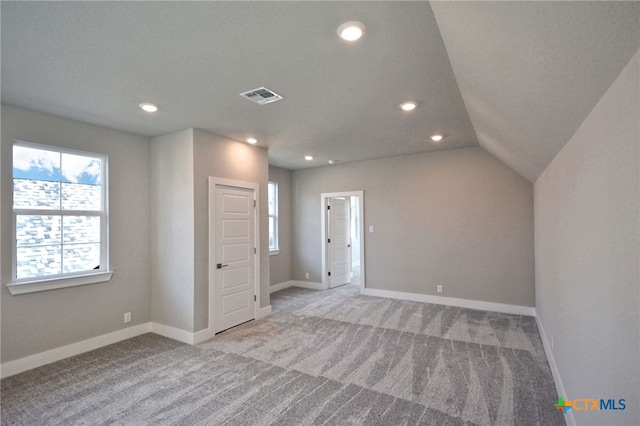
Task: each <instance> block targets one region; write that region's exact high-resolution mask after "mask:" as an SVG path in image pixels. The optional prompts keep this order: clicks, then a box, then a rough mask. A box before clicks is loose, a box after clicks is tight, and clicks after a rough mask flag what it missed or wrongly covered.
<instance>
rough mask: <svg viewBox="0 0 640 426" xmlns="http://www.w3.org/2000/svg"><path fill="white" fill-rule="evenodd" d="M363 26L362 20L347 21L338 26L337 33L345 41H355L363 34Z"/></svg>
mask: <svg viewBox="0 0 640 426" xmlns="http://www.w3.org/2000/svg"><path fill="white" fill-rule="evenodd" d="M364 31H365V26H364V24H363V23H362V22H358V21H349V22H345V23H344V24H342V25H340V26H339V27H338V35H339V36H340V38H341V39H343V40H346V41H356V40H358V39H359V38H360V37H362V36H363V35H364Z"/></svg>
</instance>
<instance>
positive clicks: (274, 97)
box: [240, 87, 282, 105]
mask: <svg viewBox="0 0 640 426" xmlns="http://www.w3.org/2000/svg"><path fill="white" fill-rule="evenodd" d="M240 96H242V97H243V98H247V99H249V100H250V101H253V102H255V103H257V104H259V105H265V104H270V103H271V102H275V101H279V100H280V99H282V96H280V95H278V94H277V93H275V92H272V91H271V90H269V89H267V88H266V87H259V88H257V89H253V90H249V91H248V92H244V93H240Z"/></svg>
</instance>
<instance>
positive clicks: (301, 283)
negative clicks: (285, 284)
mask: <svg viewBox="0 0 640 426" xmlns="http://www.w3.org/2000/svg"><path fill="white" fill-rule="evenodd" d="M292 283H293V287H300V288H308V289H310V290H326V288H325V286H324V284H322V283H314V282H311V281H296V280H294V281H292Z"/></svg>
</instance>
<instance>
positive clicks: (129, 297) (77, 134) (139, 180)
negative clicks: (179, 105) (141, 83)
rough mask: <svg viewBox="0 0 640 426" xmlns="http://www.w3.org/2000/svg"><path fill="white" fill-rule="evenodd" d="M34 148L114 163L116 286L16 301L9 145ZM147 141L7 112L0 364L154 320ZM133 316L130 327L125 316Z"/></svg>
mask: <svg viewBox="0 0 640 426" xmlns="http://www.w3.org/2000/svg"><path fill="white" fill-rule="evenodd" d="M15 140H23V141H29V142H36V143H41V144H45V145H53V146H59V147H66V148H71V149H78V150H83V151H90V152H96V153H102V154H106V155H108V156H109V216H110V235H109V241H110V264H111V265H110V266H111V269H112V270H114V271H115V273H114V274H113V277H112V279H111V281H108V282H104V283H98V284H91V285H85V286H80V287H70V288H63V289H57V290H51V291H45V292H39V293H29V294H23V295H18V296H12V295H11V294H10V293H9V291H8V290H7V288H6V287H5V284H7V283H8V282H10V280H11V269H12V268H11V258H12V255H11V251H12V247H11V240H12V238H11V234H12V232H11V226H12V225H11V221H12V219H11V218H12V213H11V209H12V206H11V195H12V167H11V159H12V154H11V153H12V144H13V142H14V141H15ZM149 170H150V167H149V140H148V139H147V138H143V137H139V136H134V135H131V134H127V133H124V132H120V131H115V130H111V129H106V128H103V127H98V126H93V125H90V124H85V123H80V122H77V121H72V120H67V119H63V118H59V117H55V116H52V115H47V114H42V113H37V112H32V111H27V110H22V109H18V108H13V107H8V106H3V107H2V176H1V183H0V197H1V201H2V202H1V205H2V207H1V208H2V226H1V233H2V236H1V238H0V241H1V251H2V265H1V266H2V268H1V269H2V273H1V284H2V285H1V286H0V287H1V289H0V292H1V294H2V354H1V357H2V362H7V361H12V360H15V359H18V358H22V357H25V356H28V355H33V354H36V353H39V352H43V351H46V350H49V349H54V348H57V347H60V346H64V345H68V344H71V343H75V342H79V341H81V340H85V339H89V338H92V337H96V336H100V335H102V334H105V333H110V332H113V331H117V330H120V329H123V328H126V327H129V326H132V325H137V324H141V323H145V322H148V321H149V320H150V311H151V309H150V297H149V296H150V277H149V271H150V269H151V268H150V263H149V262H150V254H149V253H150V252H149V240H150V236H149V213H150V212H149V210H150V209H149V176H150V171H149ZM125 312H132V314H133V315H132V322H131V323H130V324H124V322H123V315H124V313H125Z"/></svg>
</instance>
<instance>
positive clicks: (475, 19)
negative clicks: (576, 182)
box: [432, 1, 640, 182]
mask: <svg viewBox="0 0 640 426" xmlns="http://www.w3.org/2000/svg"><path fill="white" fill-rule="evenodd" d="M432 8H433V11H434V14H435V17H436V20H437V21H438V26H439V28H440V32H441V34H442V38H443V40H444V43H445V46H446V48H447V52H448V54H449V58H450V60H451V65H452V67H453V70H454V73H455V76H456V79H457V82H458V87H459V88H460V92H461V94H462V98H463V99H464V103H465V105H466V108H467V112H468V113H469V117H470V119H471V122H472V123H473V127H474V129H475V131H476V135H477V136H478V141H479V143H480V145H481V146H482V147H484V148H485V149H486V150H487V151H489V152H490V153H492V154H493V155H494V156H496V157H497V158H499V159H500V160H502V161H503V162H504V163H506V164H507V165H509V166H510V167H511V168H512V169H514V170H516V171H517V172H518V173H520V174H521V175H522V176H524V177H526V178H527V179H529V180H530V181H532V182H533V181H535V180H536V179H537V178H538V176H540V174H541V173H542V171H543V170H544V169H545V168H546V166H547V165H548V164H549V163H550V162H551V160H552V159H553V158H554V157H555V156H556V154H557V153H558V151H560V149H561V148H562V147H563V146H564V145H565V143H566V142H567V141H568V140H569V139H570V138H571V136H572V135H573V134H574V133H575V131H576V130H577V129H578V127H579V126H580V124H582V122H583V121H584V119H585V118H586V117H587V115H588V114H589V112H591V110H592V109H593V107H594V106H595V105H596V103H597V102H598V101H599V100H600V98H601V97H602V95H603V94H604V93H605V92H606V90H607V89H608V88H609V86H610V85H611V83H613V81H614V80H615V78H616V77H617V76H618V74H619V73H620V72H621V71H622V69H623V68H624V66H625V65H627V63H628V62H629V60H630V59H631V57H632V56H633V54H634V53H635V52H636V51H637V50H638V49H639V48H640V22H639V17H640V3H639V2H580V1H576V2H554V1H550V2H433V3H432ZM611 144H612V147H613V146H614V145H615V141H611Z"/></svg>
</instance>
